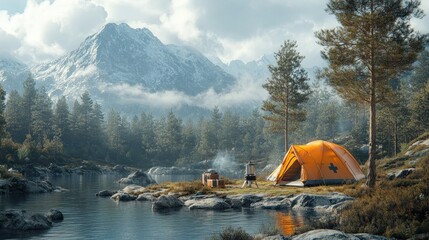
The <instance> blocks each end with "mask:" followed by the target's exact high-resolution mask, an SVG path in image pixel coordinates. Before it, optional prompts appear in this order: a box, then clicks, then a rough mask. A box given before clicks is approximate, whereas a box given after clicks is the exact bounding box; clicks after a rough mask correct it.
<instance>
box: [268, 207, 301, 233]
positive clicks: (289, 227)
mask: <svg viewBox="0 0 429 240" xmlns="http://www.w3.org/2000/svg"><path fill="white" fill-rule="evenodd" d="M275 220H276V225H277V228H278V229H279V230H280V231H281V233H282V234H284V235H286V236H291V235H293V234H294V233H295V229H296V228H297V227H301V226H303V225H304V218H303V216H299V215H298V216H297V215H292V214H291V213H284V212H276V213H275Z"/></svg>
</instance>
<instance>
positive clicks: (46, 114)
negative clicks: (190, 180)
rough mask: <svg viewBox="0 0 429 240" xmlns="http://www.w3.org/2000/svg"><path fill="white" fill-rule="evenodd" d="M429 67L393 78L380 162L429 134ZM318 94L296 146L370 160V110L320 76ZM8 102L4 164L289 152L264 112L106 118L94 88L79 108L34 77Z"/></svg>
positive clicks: (421, 62)
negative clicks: (328, 147)
mask: <svg viewBox="0 0 429 240" xmlns="http://www.w3.org/2000/svg"><path fill="white" fill-rule="evenodd" d="M427 66H429V51H427V50H425V51H423V52H422V53H421V54H420V55H419V58H418V61H417V62H416V63H415V64H414V65H413V67H412V69H411V70H409V71H407V72H405V73H404V74H402V75H401V76H400V77H398V78H395V79H394V80H392V81H390V83H389V84H391V87H392V89H394V93H393V94H392V95H391V96H389V101H385V102H383V103H382V104H379V105H378V109H377V110H378V113H379V114H378V115H377V130H378V135H377V143H378V145H377V157H378V158H381V157H384V156H394V155H395V154H396V153H398V152H400V151H401V146H403V145H404V144H405V143H408V142H409V141H410V140H411V139H413V138H415V137H416V136H418V135H419V134H421V133H422V132H424V131H425V130H427V129H428V127H429V122H428V121H427V119H429V83H428V81H427V80H428V79H429V68H428V67H427ZM310 90H311V91H310V92H311V93H310V94H309V95H308V100H307V101H305V102H303V103H302V104H301V105H300V109H301V110H303V111H304V112H305V119H304V120H303V121H300V122H297V123H296V126H295V127H294V128H293V130H292V131H290V133H289V136H290V137H289V138H290V143H291V144H305V143H307V142H309V141H311V140H315V139H322V140H327V141H333V142H338V143H340V144H344V145H345V146H346V147H347V148H348V149H349V150H350V151H351V152H352V153H353V154H354V155H355V156H356V158H358V160H359V161H361V163H364V162H365V161H366V160H367V157H368V148H367V147H366V146H367V145H366V144H367V143H368V108H367V107H366V106H364V105H361V104H358V103H356V102H352V101H347V100H343V99H342V98H341V97H339V95H338V94H337V92H336V91H335V90H333V88H331V87H329V85H327V84H326V82H323V81H322V80H319V81H313V83H312V84H310ZM6 96H7V97H6ZM0 97H1V98H0V101H1V102H0V116H1V119H0V131H1V136H2V137H1V151H0V154H1V156H0V159H1V160H0V161H2V162H3V163H8V164H14V163H28V162H58V163H62V164H66V163H67V162H69V161H72V160H76V159H78V160H79V159H80V160H93V161H98V162H104V163H106V164H128V165H132V166H138V167H141V168H144V169H147V168H150V167H152V166H173V165H176V166H184V165H188V164H191V163H195V162H199V161H203V160H206V159H212V158H214V157H215V156H216V154H218V153H220V152H226V153H228V154H229V155H230V156H231V157H233V159H235V160H236V161H237V162H247V161H249V160H256V161H259V162H273V163H277V162H279V161H280V160H281V158H282V156H283V154H284V153H285V150H284V145H283V142H284V135H282V134H279V133H275V132H272V131H269V128H268V127H267V126H268V124H267V121H266V120H265V119H264V116H266V113H265V111H263V110H262V109H261V107H260V106H255V109H254V110H253V111H250V112H249V113H246V114H243V113H239V112H235V111H234V109H222V110H221V109H219V108H218V107H215V108H213V109H212V110H211V115H210V116H201V117H200V118H199V119H182V118H181V117H179V116H177V114H176V113H175V112H174V111H173V110H170V111H168V112H166V113H165V114H164V115H163V116H157V117H155V116H153V115H152V114H151V113H148V112H142V113H141V114H140V116H127V115H124V114H122V113H121V112H120V111H118V110H115V109H110V110H107V111H106V112H104V111H103V109H102V107H101V105H100V104H98V103H97V102H95V101H94V100H92V99H91V96H90V95H89V93H87V92H86V93H83V94H82V95H81V97H80V99H79V100H76V101H74V103H73V104H69V103H68V100H67V99H66V98H65V97H62V98H59V99H58V100H56V101H55V102H54V101H53V100H52V99H51V98H50V97H49V96H48V94H47V92H46V90H45V89H44V88H43V87H41V88H36V83H35V81H34V80H33V79H32V78H31V77H29V78H28V79H27V80H25V82H24V84H23V92H22V93H19V92H17V91H15V90H13V91H11V92H10V93H6V92H5V91H3V90H1V91H0ZM6 99H7V100H6Z"/></svg>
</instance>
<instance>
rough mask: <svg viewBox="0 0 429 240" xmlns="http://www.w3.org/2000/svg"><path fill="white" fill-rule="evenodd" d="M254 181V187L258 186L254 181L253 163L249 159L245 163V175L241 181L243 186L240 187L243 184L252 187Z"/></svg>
mask: <svg viewBox="0 0 429 240" xmlns="http://www.w3.org/2000/svg"><path fill="white" fill-rule="evenodd" d="M253 182H254V183H255V185H256V187H257V188H259V186H258V183H257V182H256V175H255V164H254V163H253V161H250V162H248V163H247V164H246V176H245V180H244V183H243V186H241V188H244V186H246V185H247V186H248V187H252V183H253Z"/></svg>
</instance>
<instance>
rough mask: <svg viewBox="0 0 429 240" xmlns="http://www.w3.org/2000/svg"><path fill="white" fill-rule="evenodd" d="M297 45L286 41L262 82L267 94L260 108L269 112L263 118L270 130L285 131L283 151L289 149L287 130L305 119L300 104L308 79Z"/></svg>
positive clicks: (308, 90)
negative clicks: (269, 76) (267, 97)
mask: <svg viewBox="0 0 429 240" xmlns="http://www.w3.org/2000/svg"><path fill="white" fill-rule="evenodd" d="M296 48H297V45H296V42H295V41H289V40H288V41H285V43H284V44H283V45H282V46H281V48H280V50H279V51H278V52H277V53H275V58H276V62H277V65H275V66H272V65H271V66H269V70H270V73H271V78H269V79H268V80H267V83H265V84H264V85H263V87H264V88H265V89H266V90H267V91H268V93H269V94H270V98H269V99H268V100H266V101H264V103H263V106H262V110H264V111H266V112H268V115H265V116H264V119H265V120H268V121H269V122H270V125H269V129H270V130H271V131H272V132H274V133H284V139H285V141H284V147H285V151H287V150H288V148H289V131H292V130H294V129H295V128H296V126H297V125H296V124H297V123H298V122H301V121H304V120H305V110H304V109H302V103H304V102H305V101H307V100H308V95H309V94H310V87H309V85H308V80H309V78H308V76H307V72H306V71H305V70H304V68H302V67H301V62H302V60H303V59H304V57H303V56H301V55H300V54H299V53H298V51H297V50H296Z"/></svg>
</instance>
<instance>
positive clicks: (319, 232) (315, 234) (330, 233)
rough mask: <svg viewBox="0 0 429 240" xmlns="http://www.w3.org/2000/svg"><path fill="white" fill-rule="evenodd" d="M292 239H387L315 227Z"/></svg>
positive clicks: (385, 239)
mask: <svg viewBox="0 0 429 240" xmlns="http://www.w3.org/2000/svg"><path fill="white" fill-rule="evenodd" d="M291 239H292V240H298V239H299V240H313V239H318V240H331V239H350V240H370V239H371V240H372V239H374V240H387V239H388V238H386V237H383V236H377V235H371V234H367V233H358V234H347V233H344V232H341V231H338V230H332V229H316V230H312V231H308V232H306V233H303V234H299V235H296V236H294V237H292V238H291Z"/></svg>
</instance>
